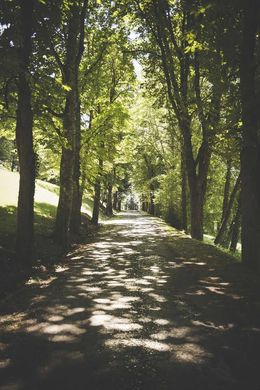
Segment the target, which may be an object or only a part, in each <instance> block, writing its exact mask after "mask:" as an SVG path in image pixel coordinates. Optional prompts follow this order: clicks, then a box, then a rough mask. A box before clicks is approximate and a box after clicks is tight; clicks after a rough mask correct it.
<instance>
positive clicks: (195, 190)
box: [190, 180, 204, 241]
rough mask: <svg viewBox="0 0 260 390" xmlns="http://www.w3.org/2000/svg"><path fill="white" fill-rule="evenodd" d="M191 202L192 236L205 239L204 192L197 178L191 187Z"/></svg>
mask: <svg viewBox="0 0 260 390" xmlns="http://www.w3.org/2000/svg"><path fill="white" fill-rule="evenodd" d="M190 202H191V237H192V238H195V239H196V240H200V241H202V240H203V207H204V194H202V193H201V190H200V189H199V186H198V183H197V180H196V183H195V185H194V186H192V187H190Z"/></svg>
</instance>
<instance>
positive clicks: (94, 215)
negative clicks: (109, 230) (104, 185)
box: [91, 179, 101, 225]
mask: <svg viewBox="0 0 260 390" xmlns="http://www.w3.org/2000/svg"><path fill="white" fill-rule="evenodd" d="M100 192H101V184H100V180H98V179H97V180H96V183H95V185H94V203H93V212H92V219H91V221H92V222H93V223H94V224H95V225H97V224H98V220H99V204H100Z"/></svg>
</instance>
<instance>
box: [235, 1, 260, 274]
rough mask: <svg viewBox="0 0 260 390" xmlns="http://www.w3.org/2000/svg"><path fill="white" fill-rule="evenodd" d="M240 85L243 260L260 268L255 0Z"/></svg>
mask: <svg viewBox="0 0 260 390" xmlns="http://www.w3.org/2000/svg"><path fill="white" fill-rule="evenodd" d="M242 15H243V39H242V47H241V66H240V87H241V102H242V121H243V127H242V137H243V144H242V151H241V178H242V180H241V191H242V195H241V210H242V261H243V262H244V263H245V264H246V265H247V266H249V267H250V268H252V269H254V270H258V271H260V176H259V172H260V141H259V134H258V107H257V100H256V58H255V56H256V36H257V33H258V32H259V27H260V24H259V20H260V4H259V2H258V0H248V1H246V2H244V3H243V7H242Z"/></svg>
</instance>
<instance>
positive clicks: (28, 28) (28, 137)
mask: <svg viewBox="0 0 260 390" xmlns="http://www.w3.org/2000/svg"><path fill="white" fill-rule="evenodd" d="M33 10H34V1H33V0H27V1H25V0H23V1H22V2H21V17H20V28H21V31H20V39H21V46H20V56H19V66H20V69H19V74H18V104H17V119H16V144H17V150H18V158H19V172H20V181H19V195H18V207H17V230H16V257H17V259H18V261H19V262H21V263H22V264H23V266H24V267H26V268H30V267H31V266H32V256H33V243H34V228H33V220H34V210H33V208H34V192H35V154H34V149H33V113H32V107H31V88H30V73H29V64H30V57H31V54H32V32H33V31H32V25H33Z"/></svg>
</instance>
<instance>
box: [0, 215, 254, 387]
mask: <svg viewBox="0 0 260 390" xmlns="http://www.w3.org/2000/svg"><path fill="white" fill-rule="evenodd" d="M69 257H70V262H69V266H64V267H63V268H60V269H59V270H58V271H59V272H57V276H56V277H53V278H51V279H50V280H48V281H46V282H45V283H44V284H42V285H41V286H38V287H32V288H30V289H28V290H25V291H23V292H22V293H21V294H20V296H16V297H15V298H13V299H12V302H8V305H7V304H6V306H5V307H2V316H1V324H0V325H1V339H0V354H1V355H0V356H1V360H0V378H1V379H0V383H1V385H0V388H1V389H3V390H4V389H5V390H6V389H10V390H11V389H12V390H20V389H21V390H28V389H35V390H36V389H37V390H40V389H48V390H49V389H90V390H101V389H105V390H110V389H113V390H117V389H120V390H130V389H131V390H139V389H140V390H143V389H148V390H152V389H154V390H166V389H167V390H168V389H169V390H172V389H176V390H193V389H194V390H195V389H201V390H229V389H236V390H238V389H241V390H242V389H247V390H260V375H259V350H260V301H259V296H260V294H259V293H260V283H259V281H260V280H259V278H258V277H256V276H254V275H252V274H250V273H249V272H248V271H246V270H245V269H244V268H243V267H242V266H241V265H239V264H236V263H234V262H233V261H232V260H231V259H230V258H229V257H228V256H226V255H223V253H221V252H219V251H218V250H217V249H216V248H214V247H212V246H209V245H205V244H202V243H199V242H196V241H194V240H191V239H190V238H188V237H187V236H185V235H183V234H182V233H180V232H178V231H176V230H174V229H172V228H170V227H168V226H167V225H166V224H165V223H163V222H162V221H160V220H158V219H156V218H152V217H149V216H143V215H141V214H138V213H136V212H133V213H122V214H121V216H120V218H117V219H113V220H110V221H107V222H106V223H105V226H104V228H103V229H102V230H101V232H100V233H99V235H98V237H97V239H96V240H95V242H93V243H91V244H88V245H83V246H80V247H78V249H77V250H76V251H74V252H73V253H70V254H69Z"/></svg>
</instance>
